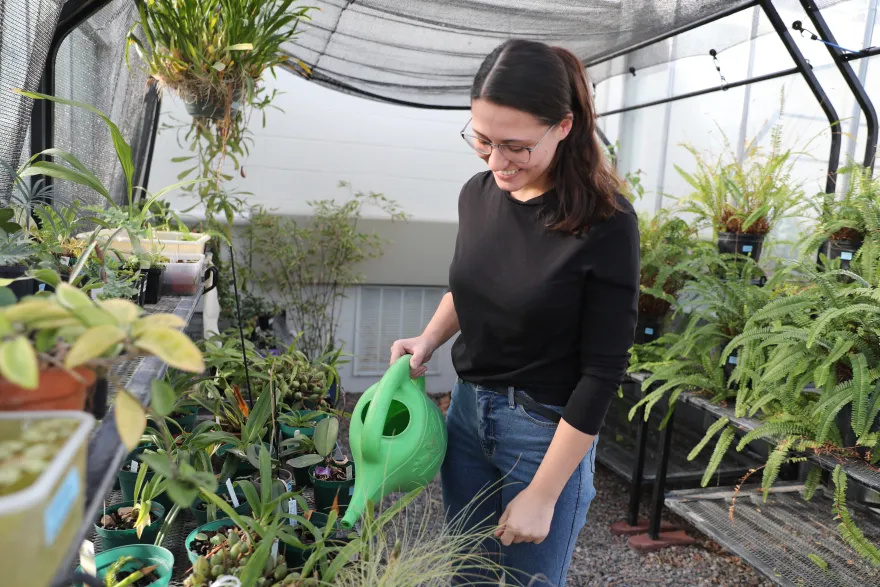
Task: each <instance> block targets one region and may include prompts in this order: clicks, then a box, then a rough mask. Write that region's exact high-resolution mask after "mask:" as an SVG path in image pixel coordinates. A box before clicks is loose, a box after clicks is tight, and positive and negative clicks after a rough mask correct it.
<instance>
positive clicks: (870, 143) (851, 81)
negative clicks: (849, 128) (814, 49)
mask: <svg viewBox="0 0 880 587" xmlns="http://www.w3.org/2000/svg"><path fill="white" fill-rule="evenodd" d="M800 1H801V6H803V7H804V12H806V13H807V16H808V17H809V19H810V21H811V22H812V23H813V26H815V27H816V33H817V34H818V35H819V36H820V37H821V38H822V39H824V40H825V41H828V43H823V44H824V45H825V48H826V49H828V53H829V54H830V55H831V59H832V60H833V61H834V65H836V66H837V69H838V70H839V71H840V75H842V76H843V79H844V80H845V81H846V85H847V86H849V89H850V90H851V91H852V93H853V95H854V96H855V98H856V102H858V104H859V107H860V108H861V109H862V112H864V113H865V122H866V123H867V125H868V138H867V144H866V145H865V158H864V160H863V162H864V165H865V167H867V168H868V169H869V170H870V171H871V173H873V171H874V157H875V156H876V153H877V111H876V110H875V109H874V104H873V103H872V102H871V98H869V97H868V93H867V92H866V91H865V87H864V86H863V85H862V83H861V81H860V80H859V78H857V77H856V74H855V72H854V71H853V69H852V67H851V66H850V64H849V63H847V62H845V61H844V60H843V59H841V55H843V51H841V50H840V49H839V48H838V47H836V46H834V45H837V39H835V38H834V33H832V32H831V28H830V27H829V26H828V23H826V22H825V17H823V16H822V13H821V12H820V11H819V8H818V7H817V6H816V3H815V1H814V0H800ZM830 43H833V44H834V45H831V44H830Z"/></svg>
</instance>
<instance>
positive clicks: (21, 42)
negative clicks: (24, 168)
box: [0, 0, 63, 201]
mask: <svg viewBox="0 0 880 587" xmlns="http://www.w3.org/2000/svg"><path fill="white" fill-rule="evenodd" d="M62 3H63V0H0V160H2V161H4V162H5V163H7V164H8V165H10V166H11V167H17V166H18V164H19V162H20V161H21V159H22V158H23V157H24V158H26V157H27V156H28V155H29V153H30V146H29V145H28V143H27V139H28V136H29V134H28V130H29V128H30V123H31V108H32V104H33V100H31V99H29V98H23V97H21V96H19V95H18V94H15V93H13V92H12V91H11V90H12V88H20V89H24V90H30V91H35V90H36V89H37V86H38V85H39V83H40V76H41V75H42V72H43V66H44V65H45V63H46V55H47V53H48V51H49V44H50V43H51V42H52V35H53V33H54V32H55V26H56V24H57V23H58V15H59V14H60V13H61V4H62ZM11 185H12V180H11V178H10V177H9V174H8V173H7V172H6V171H5V169H3V168H0V199H2V200H3V201H6V199H7V198H8V196H9V193H10V192H9V190H10V187H11Z"/></svg>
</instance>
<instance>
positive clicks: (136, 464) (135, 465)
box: [131, 461, 138, 473]
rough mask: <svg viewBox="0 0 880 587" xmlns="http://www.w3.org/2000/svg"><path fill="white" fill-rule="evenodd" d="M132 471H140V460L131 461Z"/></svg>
mask: <svg viewBox="0 0 880 587" xmlns="http://www.w3.org/2000/svg"><path fill="white" fill-rule="evenodd" d="M131 472H132V473H137V472H138V462H137V461H132V462H131Z"/></svg>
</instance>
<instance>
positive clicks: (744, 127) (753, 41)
mask: <svg viewBox="0 0 880 587" xmlns="http://www.w3.org/2000/svg"><path fill="white" fill-rule="evenodd" d="M760 23H761V11H760V10H758V8H757V7H755V9H754V10H753V11H752V30H751V34H750V35H749V36H750V40H749V66H748V70H747V71H746V77H747V78H749V77H752V76H753V75H754V73H755V53H756V49H757V47H756V45H757V43H758V26H759V25H760ZM751 99H752V86H751V85H748V86H746V87H745V90H744V91H743V106H742V114H741V115H740V120H739V141H737V144H736V160H737V161H739V162H740V163H742V161H743V158H744V157H745V151H746V134H747V133H748V130H749V101H750V100H751Z"/></svg>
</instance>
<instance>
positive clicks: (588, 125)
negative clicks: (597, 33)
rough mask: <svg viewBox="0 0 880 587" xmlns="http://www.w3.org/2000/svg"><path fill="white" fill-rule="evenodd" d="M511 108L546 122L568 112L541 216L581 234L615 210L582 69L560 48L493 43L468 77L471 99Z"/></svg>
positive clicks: (612, 176) (612, 180) (613, 181)
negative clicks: (568, 125) (550, 192)
mask: <svg viewBox="0 0 880 587" xmlns="http://www.w3.org/2000/svg"><path fill="white" fill-rule="evenodd" d="M476 99H484V100H488V101H489V102H492V103H494V104H497V105H499V106H507V107H509V108H515V109H516V110H520V111H523V112H528V113H529V114H531V115H533V116H535V117H536V118H538V119H539V120H541V121H543V122H545V123H547V124H558V123H559V122H560V121H562V120H563V119H564V118H565V117H566V115H568V114H569V113H571V114H572V116H573V118H574V121H573V123H572V128H571V132H570V133H569V134H568V136H567V137H566V138H565V139H564V140H563V141H562V142H561V143H560V145H559V147H558V148H557V149H556V154H555V156H554V158H553V162H552V163H551V174H552V177H553V179H554V182H555V187H556V198H555V199H553V200H550V201H548V203H547V206H546V209H545V215H546V218H547V223H548V226H549V227H550V228H552V229H555V230H560V231H565V232H571V233H581V232H584V231H587V230H588V229H589V228H590V226H592V225H593V224H595V223H597V222H600V221H601V220H604V219H605V218H608V217H609V216H611V215H612V214H613V213H614V212H615V210H618V209H619V205H618V203H617V194H618V193H619V190H620V179H619V178H618V177H617V174H616V173H615V172H614V169H613V168H612V167H611V163H610V162H609V160H608V159H607V158H606V157H605V154H604V153H603V151H602V147H601V146H600V144H599V141H598V139H597V138H596V133H595V130H596V113H595V110H594V108H593V98H592V95H591V93H590V83H589V81H588V79H587V72H586V69H585V68H584V66H583V64H582V63H581V61H580V60H579V59H578V58H577V57H576V56H575V55H574V54H573V53H571V52H570V51H568V50H566V49H563V48H562V47H551V46H549V45H546V44H544V43H539V42H536V41H526V40H519V39H514V40H510V41H506V42H505V43H503V44H501V45H500V46H498V47H497V48H496V49H495V50H494V51H492V53H490V54H489V55H488V56H487V57H486V59H485V60H484V61H483V63H482V65H481V66H480V69H479V70H478V71H477V75H476V77H474V83H473V86H472V87H471V100H472V101H473V100H476Z"/></svg>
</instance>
